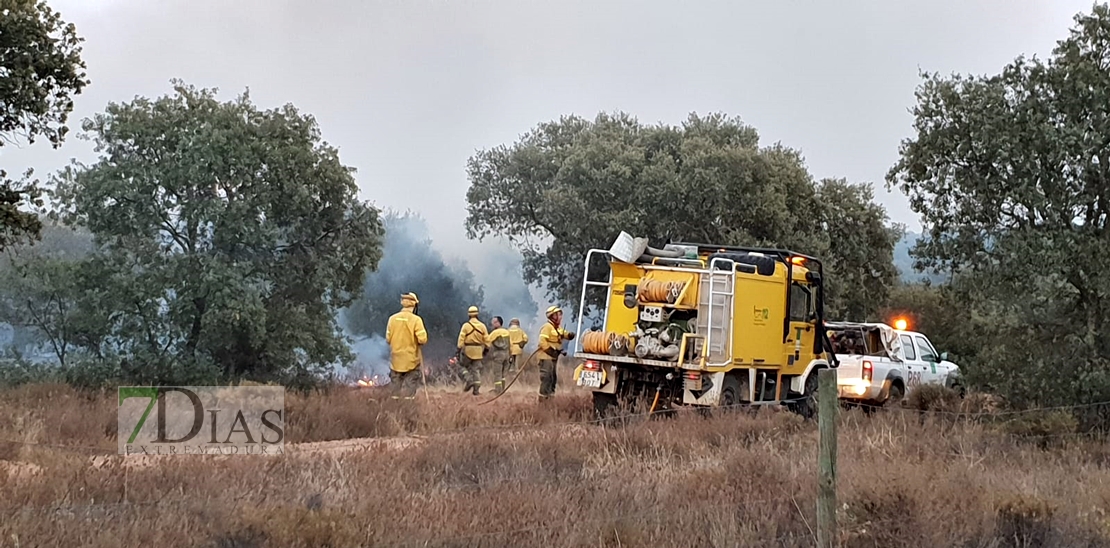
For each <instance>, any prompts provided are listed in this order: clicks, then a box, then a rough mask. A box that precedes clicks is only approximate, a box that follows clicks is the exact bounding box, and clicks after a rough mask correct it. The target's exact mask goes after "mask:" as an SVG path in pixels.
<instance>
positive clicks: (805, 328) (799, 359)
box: [785, 282, 817, 369]
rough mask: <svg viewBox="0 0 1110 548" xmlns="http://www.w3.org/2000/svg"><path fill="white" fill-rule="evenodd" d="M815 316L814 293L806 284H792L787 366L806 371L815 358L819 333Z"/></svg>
mask: <svg viewBox="0 0 1110 548" xmlns="http://www.w3.org/2000/svg"><path fill="white" fill-rule="evenodd" d="M813 314H814V303H813V291H812V289H811V288H810V287H809V286H807V285H806V284H803V283H799V282H792V283H791V284H790V310H789V316H788V319H789V327H788V328H787V332H786V339H785V341H786V350H787V354H788V356H789V357H788V358H787V360H786V362H787V364H788V365H789V366H790V367H791V368H801V369H805V368H806V367H807V366H808V365H809V362H810V360H811V359H812V357H813V352H814V344H815V342H816V338H815V337H816V336H817V333H816V332H815V331H814V329H813V324H812V323H811V322H810V318H811V317H812V316H813Z"/></svg>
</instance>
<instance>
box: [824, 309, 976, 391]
mask: <svg viewBox="0 0 1110 548" xmlns="http://www.w3.org/2000/svg"><path fill="white" fill-rule="evenodd" d="M825 328H826V329H827V330H828V335H829V341H830V342H831V343H832V345H833V352H834V353H835V354H836V358H837V361H838V362H840V366H839V367H838V368H837V370H836V371H837V388H838V390H839V393H840V399H841V400H847V401H849V402H853V403H863V404H867V405H886V404H893V403H897V402H898V401H900V400H901V399H902V397H903V396H905V395H906V393H907V392H909V391H911V390H913V389H914V388H916V387H917V386H919V385H922V384H939V385H944V386H948V387H950V388H955V389H957V390H960V391H961V392H962V391H963V388H962V385H961V383H960V368H959V366H957V365H956V364H954V363H952V362H950V361H948V359H947V358H948V353H947V352H944V353H939V354H938V353H937V351H936V348H934V347H933V344H932V343H931V342H929V339H928V338H926V337H925V335H922V334H921V333H917V332H914V331H901V330H897V329H894V328H892V327H890V326H889V325H886V324H883V323H846V322H845V323H838V322H830V323H826V324H825Z"/></svg>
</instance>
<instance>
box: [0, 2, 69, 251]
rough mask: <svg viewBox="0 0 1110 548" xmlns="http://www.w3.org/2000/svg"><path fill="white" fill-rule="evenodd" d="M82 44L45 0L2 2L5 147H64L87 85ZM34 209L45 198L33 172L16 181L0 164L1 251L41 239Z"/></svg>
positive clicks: (0, 137)
mask: <svg viewBox="0 0 1110 548" xmlns="http://www.w3.org/2000/svg"><path fill="white" fill-rule="evenodd" d="M81 42H82V39H81V38H80V37H78V36H77V30H76V29H75V28H74V26H73V24H71V23H66V22H65V21H63V20H62V17H61V14H59V13H58V12H57V11H54V10H53V9H51V8H50V6H48V5H47V4H46V2H45V0H0V147H3V146H4V145H5V144H14V143H19V142H21V141H25V142H27V143H28V144H31V143H34V142H35V140H36V139H37V138H38V137H45V138H46V139H47V140H48V141H50V143H51V144H52V145H53V146H54V147H55V148H57V147H58V146H60V145H61V144H62V141H63V140H64V139H65V136H66V133H67V131H68V127H67V126H66V120H67V119H68V117H69V113H70V111H72V110H73V96H74V95H77V94H80V93H81V90H82V89H84V87H85V86H86V85H87V84H88V80H87V79H86V78H85V63H84V61H82V59H81ZM34 206H42V200H41V198H40V192H39V189H38V188H37V186H36V185H35V183H34V181H32V180H30V173H29V172H28V173H27V174H25V175H24V176H23V177H22V179H21V180H19V181H15V180H13V179H10V178H9V177H8V173H7V170H5V169H4V167H3V166H2V165H0V249H4V248H5V247H8V246H10V245H12V244H14V243H17V242H20V241H24V240H26V239H28V238H36V237H38V235H39V231H40V230H41V228H42V223H41V221H40V220H39V218H38V216H37V215H35V214H34V213H32V212H30V211H27V210H28V209H30V208H31V207H34Z"/></svg>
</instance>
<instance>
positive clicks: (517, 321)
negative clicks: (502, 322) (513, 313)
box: [509, 318, 520, 326]
mask: <svg viewBox="0 0 1110 548" xmlns="http://www.w3.org/2000/svg"><path fill="white" fill-rule="evenodd" d="M509 325H517V326H519V325H520V318H513V319H511V320H509Z"/></svg>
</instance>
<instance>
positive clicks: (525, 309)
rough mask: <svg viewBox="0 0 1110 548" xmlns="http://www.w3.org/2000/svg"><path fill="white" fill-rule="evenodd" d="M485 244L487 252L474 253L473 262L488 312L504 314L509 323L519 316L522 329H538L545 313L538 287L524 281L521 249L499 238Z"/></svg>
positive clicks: (506, 324)
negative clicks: (532, 286) (539, 302)
mask: <svg viewBox="0 0 1110 548" xmlns="http://www.w3.org/2000/svg"><path fill="white" fill-rule="evenodd" d="M483 248H484V253H482V254H481V255H478V256H475V257H470V261H469V264H470V267H471V268H472V269H473V270H474V275H475V277H476V279H477V281H478V283H479V284H481V288H482V292H483V295H484V296H485V312H487V314H488V316H489V317H493V316H501V317H502V318H503V319H504V320H505V326H506V327H508V324H509V321H510V320H511V319H512V318H517V319H519V320H520V327H521V328H522V329H524V330H525V331H527V332H529V333H533V332H535V331H536V330H538V329H539V326H540V325H541V324H542V322H543V315H542V314H541V313H540V310H539V307H538V306H537V305H536V299H535V296H534V294H533V291H537V290H535V289H533V288H530V287H528V286H527V285H525V284H524V275H523V273H522V271H521V266H520V264H521V255H520V253H519V252H517V251H515V250H513V249H512V248H510V247H509V246H508V245H507V244H505V243H503V242H496V241H495V242H489V243H487V244H486V245H484V246H483ZM537 292H538V291H537Z"/></svg>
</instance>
